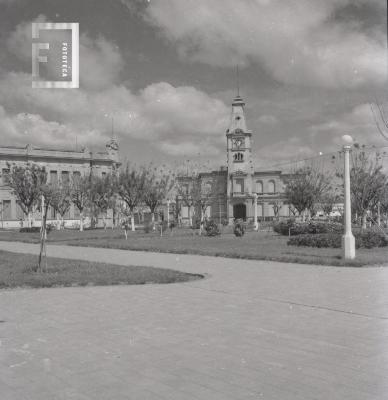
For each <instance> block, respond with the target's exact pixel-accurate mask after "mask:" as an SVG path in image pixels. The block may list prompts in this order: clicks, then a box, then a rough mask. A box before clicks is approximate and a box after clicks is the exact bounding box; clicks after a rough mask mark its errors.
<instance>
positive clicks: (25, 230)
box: [19, 226, 40, 233]
mask: <svg viewBox="0 0 388 400" xmlns="http://www.w3.org/2000/svg"><path fill="white" fill-rule="evenodd" d="M19 232H21V233H39V232H40V227H39V226H33V227H31V228H20V229H19Z"/></svg>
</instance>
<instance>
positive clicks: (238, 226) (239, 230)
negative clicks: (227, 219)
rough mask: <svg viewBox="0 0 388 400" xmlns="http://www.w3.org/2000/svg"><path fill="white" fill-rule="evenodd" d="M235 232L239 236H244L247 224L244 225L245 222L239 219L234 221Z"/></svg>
mask: <svg viewBox="0 0 388 400" xmlns="http://www.w3.org/2000/svg"><path fill="white" fill-rule="evenodd" d="M233 233H234V234H235V235H236V236H237V237H242V236H244V233H245V226H244V223H243V222H242V221H239V220H237V221H236V222H235V223H234V228H233Z"/></svg>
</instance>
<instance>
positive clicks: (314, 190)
mask: <svg viewBox="0 0 388 400" xmlns="http://www.w3.org/2000/svg"><path fill="white" fill-rule="evenodd" d="M330 188H331V179H330V177H329V176H328V175H326V174H324V173H323V172H321V171H319V170H318V169H317V168H314V167H310V166H307V167H302V168H300V169H298V170H296V171H295V172H294V173H293V174H291V175H290V176H289V177H288V179H287V185H286V190H285V197H286V199H287V201H288V203H289V204H291V205H293V206H294V207H295V208H296V210H297V211H298V214H299V216H302V218H303V213H304V212H305V211H306V210H309V211H310V213H311V214H312V215H313V214H314V212H315V210H316V205H317V204H318V203H319V202H320V201H321V199H322V198H323V196H324V195H325V194H326V193H328V191H329V190H330Z"/></svg>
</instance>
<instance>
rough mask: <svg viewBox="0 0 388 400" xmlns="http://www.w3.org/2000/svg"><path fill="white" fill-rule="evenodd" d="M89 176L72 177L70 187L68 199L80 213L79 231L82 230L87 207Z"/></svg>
mask: <svg viewBox="0 0 388 400" xmlns="http://www.w3.org/2000/svg"><path fill="white" fill-rule="evenodd" d="M89 189H90V176H87V175H84V176H80V175H73V177H72V180H71V185H70V198H71V201H72V202H73V204H74V205H75V206H76V207H77V208H78V210H79V213H80V223H79V230H80V232H82V231H83V230H84V225H83V218H84V210H85V209H86V207H87V206H88V205H89Z"/></svg>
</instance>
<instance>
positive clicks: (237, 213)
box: [233, 204, 247, 221]
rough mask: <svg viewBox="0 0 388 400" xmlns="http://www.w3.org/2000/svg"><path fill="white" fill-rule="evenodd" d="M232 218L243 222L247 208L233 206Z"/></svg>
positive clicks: (239, 205)
mask: <svg viewBox="0 0 388 400" xmlns="http://www.w3.org/2000/svg"><path fill="white" fill-rule="evenodd" d="M233 218H235V219H243V220H244V221H245V220H246V219H247V206H246V205H245V204H235V205H234V206H233Z"/></svg>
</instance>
